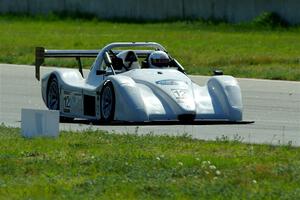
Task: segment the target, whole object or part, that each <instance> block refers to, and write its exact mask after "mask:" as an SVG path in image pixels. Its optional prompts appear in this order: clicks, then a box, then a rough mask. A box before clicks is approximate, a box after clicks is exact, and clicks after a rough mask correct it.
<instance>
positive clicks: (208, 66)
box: [0, 16, 300, 81]
mask: <svg viewBox="0 0 300 200" xmlns="http://www.w3.org/2000/svg"><path fill="white" fill-rule="evenodd" d="M299 36H300V28H299V27H290V28H280V27H279V28H270V27H258V28H257V27H252V26H251V25H243V24H240V25H230V24H223V23H220V24H210V23H204V22H200V21H191V22H161V23H145V24H142V23H126V22H123V23H121V22H115V23H114V22H101V21H98V20H78V19H77V20H70V19H63V20H58V19H56V18H54V20H50V19H39V18H28V17H25V18H22V17H11V16H1V17H0V38H1V41H0V62H1V63H16V64H34V49H35V47H36V46H44V47H46V48H48V49H100V48H102V47H103V46H104V45H106V44H108V43H111V42H116V41H156V42H159V43H161V44H163V45H164V46H165V47H166V48H167V49H168V50H169V52H170V53H171V55H173V57H175V58H177V59H178V60H179V61H180V62H181V63H182V64H183V66H184V67H185V68H186V69H187V72H188V73H190V74H202V75H210V74H212V70H213V69H217V68H218V69H222V70H223V71H224V72H225V74H232V75H234V76H237V77H250V78H265V79H282V80H296V81H299V80H300V37H299ZM90 63H91V61H86V62H85V64H86V66H88V65H89V64H90ZM46 65H62V66H72V65H74V66H75V65H76V62H75V61H69V62H62V61H57V60H56V61H55V60H50V61H49V60H48V61H47V62H46Z"/></svg>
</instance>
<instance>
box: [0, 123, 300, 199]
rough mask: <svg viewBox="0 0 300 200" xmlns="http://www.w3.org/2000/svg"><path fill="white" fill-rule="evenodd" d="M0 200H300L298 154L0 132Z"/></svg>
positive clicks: (164, 139) (227, 145) (184, 141)
mask: <svg viewBox="0 0 300 200" xmlns="http://www.w3.org/2000/svg"><path fill="white" fill-rule="evenodd" d="M0 140H1V143H0V199H299V198H300V161H299V157H300V151H299V148H294V147H291V146H278V147H276V146H268V145H250V144H241V143H239V142H234V141H231V142H230V141H228V140H226V139H223V140H219V141H216V142H205V141H201V140H194V139H191V138H190V137H188V136H181V137H169V136H153V135H145V136H137V135H136V134H124V135H117V134H108V133H104V132H101V131H89V130H87V131H85V132H82V133H74V132H61V134H60V136H59V138H57V139H52V138H37V139H25V138H22V137H21V135H20V129H16V128H7V127H5V126H3V125H1V126H0Z"/></svg>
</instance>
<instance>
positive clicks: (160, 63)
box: [148, 51, 170, 68]
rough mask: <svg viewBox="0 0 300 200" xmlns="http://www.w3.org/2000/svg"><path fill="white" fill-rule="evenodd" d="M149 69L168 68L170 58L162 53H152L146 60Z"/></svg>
mask: <svg viewBox="0 0 300 200" xmlns="http://www.w3.org/2000/svg"><path fill="white" fill-rule="evenodd" d="M148 63H149V68H162V67H169V65H170V58H169V56H168V54H167V53H166V52H164V51H153V52H152V53H151V54H150V56H149V58H148Z"/></svg>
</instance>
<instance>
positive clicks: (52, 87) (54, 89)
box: [47, 77, 73, 122]
mask: <svg viewBox="0 0 300 200" xmlns="http://www.w3.org/2000/svg"><path fill="white" fill-rule="evenodd" d="M59 96H60V95H59V87H58V82H57V78H56V77H52V78H51V79H50V81H49V83H48V89H47V107H48V108H49V110H60V102H59ZM59 119H60V120H59V121H60V122H71V121H72V120H73V118H69V117H62V116H60V118H59Z"/></svg>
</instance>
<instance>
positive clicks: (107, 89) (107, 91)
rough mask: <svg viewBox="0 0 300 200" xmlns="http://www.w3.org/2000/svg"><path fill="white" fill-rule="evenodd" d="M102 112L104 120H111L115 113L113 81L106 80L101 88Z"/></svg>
mask: <svg viewBox="0 0 300 200" xmlns="http://www.w3.org/2000/svg"><path fill="white" fill-rule="evenodd" d="M100 95H101V99H100V112H101V119H102V121H104V122H111V121H112V120H113V119H114V115H115V102H116V99H115V92H114V87H113V84H112V83H111V81H106V82H105V83H104V85H103V88H102V90H101V93H100Z"/></svg>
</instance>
